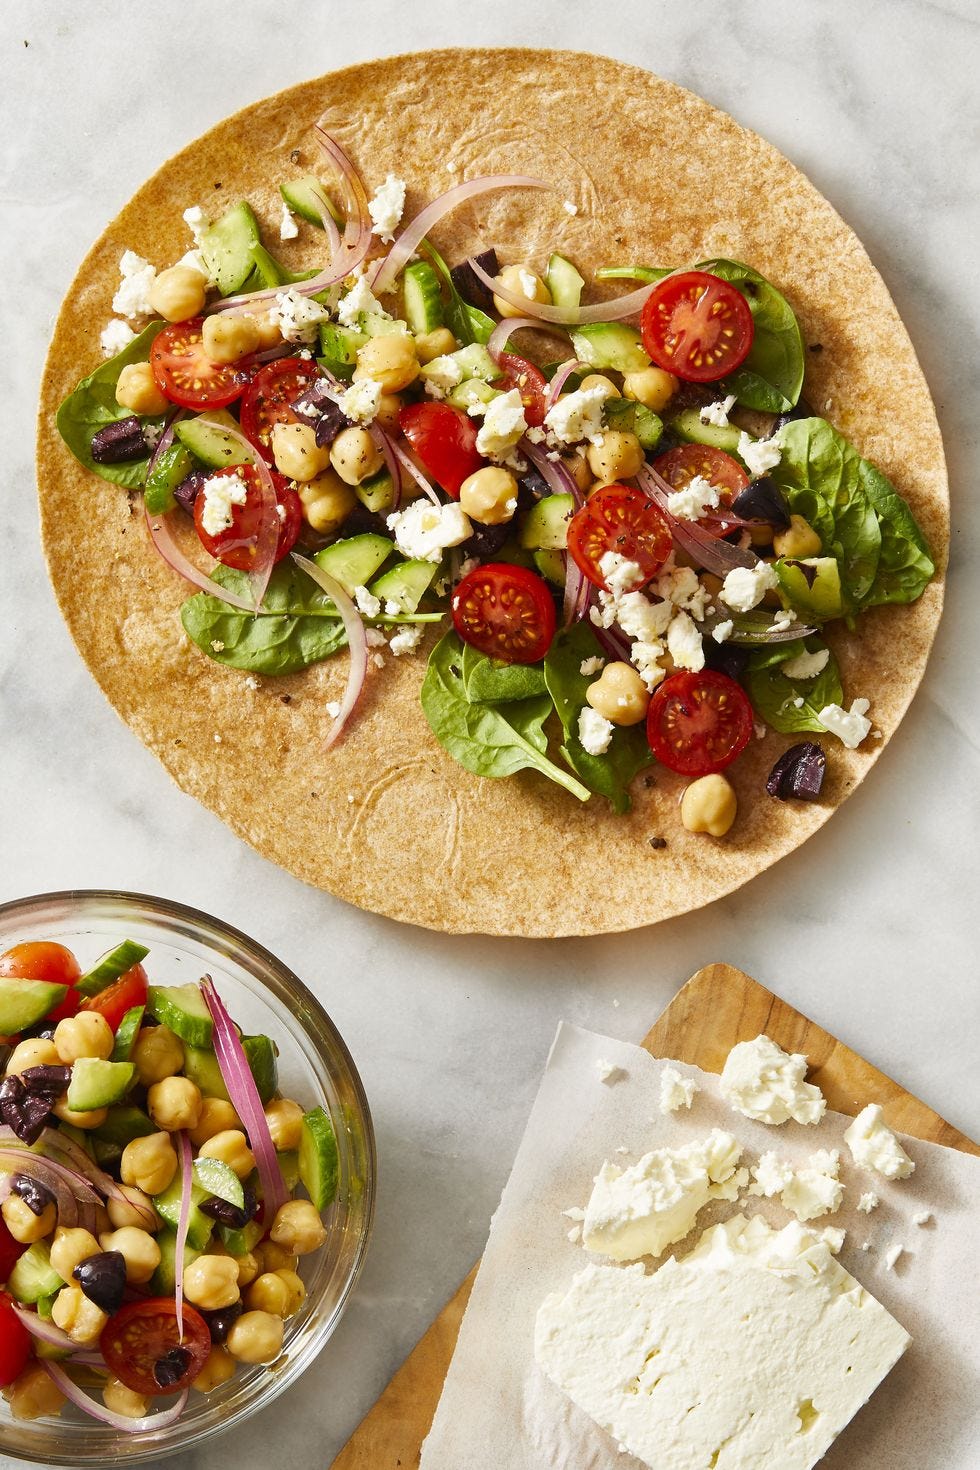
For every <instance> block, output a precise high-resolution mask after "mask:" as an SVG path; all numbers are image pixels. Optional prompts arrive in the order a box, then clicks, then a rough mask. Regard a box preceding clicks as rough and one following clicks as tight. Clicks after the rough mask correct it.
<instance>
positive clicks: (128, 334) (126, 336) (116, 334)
mask: <svg viewBox="0 0 980 1470" xmlns="http://www.w3.org/2000/svg"><path fill="white" fill-rule="evenodd" d="M135 336H136V333H135V332H134V331H133V329H132V327H131V326H129V324H128V323H127V322H124V321H121V320H120V318H119V317H117V316H114V317H113V318H112V321H111V322H108V323H107V324H106V326H105V327H104V328H103V330H102V334H101V336H100V337H99V342H100V344H101V347H102V351H103V352H104V353H105V355H106V357H115V355H116V353H117V352H122V350H123V348H124V347H128V346H129V344H130V342H132V341H133V339H134V338H135Z"/></svg>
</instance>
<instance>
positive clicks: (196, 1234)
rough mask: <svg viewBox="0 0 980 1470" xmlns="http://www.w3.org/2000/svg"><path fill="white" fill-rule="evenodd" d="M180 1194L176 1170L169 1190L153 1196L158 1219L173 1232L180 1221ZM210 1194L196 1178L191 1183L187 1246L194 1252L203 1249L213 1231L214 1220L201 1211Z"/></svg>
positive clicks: (179, 1180) (178, 1174)
mask: <svg viewBox="0 0 980 1470" xmlns="http://www.w3.org/2000/svg"><path fill="white" fill-rule="evenodd" d="M180 1192H181V1179H180V1169H178V1170H177V1172H176V1174H175V1175H174V1177H173V1183H172V1184H171V1185H170V1188H169V1189H165V1190H164V1191H163V1193H162V1194H158V1195H155V1196H154V1199H153V1203H154V1205H155V1207H156V1212H157V1214H158V1215H159V1216H160V1219H161V1220H165V1221H166V1222H167V1224H168V1225H172V1226H173V1228H174V1230H176V1229H177V1222H178V1220H179V1219H180ZM211 1194H212V1191H211V1190H210V1189H204V1188H203V1187H202V1186H201V1185H200V1184H198V1182H197V1179H196V1178H195V1179H194V1180H193V1181H192V1183H191V1207H190V1212H189V1214H188V1217H187V1244H188V1245H189V1246H190V1247H191V1249H192V1250H195V1251H203V1250H204V1249H205V1247H206V1246H207V1243H208V1241H209V1240H210V1239H211V1232H212V1230H213V1229H214V1220H213V1219H212V1218H211V1216H210V1215H205V1213H204V1211H203V1210H202V1209H201V1203H202V1201H204V1200H206V1199H210V1197H211Z"/></svg>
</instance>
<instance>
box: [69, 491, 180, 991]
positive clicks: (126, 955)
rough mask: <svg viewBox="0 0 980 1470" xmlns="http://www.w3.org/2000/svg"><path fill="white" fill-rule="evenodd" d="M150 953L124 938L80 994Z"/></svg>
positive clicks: (109, 981) (101, 986)
mask: <svg viewBox="0 0 980 1470" xmlns="http://www.w3.org/2000/svg"><path fill="white" fill-rule="evenodd" d="M188 473H190V472H189V471H188ZM149 953H150V951H149V950H148V949H147V947H146V945H145V944H137V943H136V941H135V940H134V939H124V940H123V942H122V944H117V945H116V947H115V949H110V950H109V952H108V954H104V955H103V956H102V958H101V959H100V960H97V961H96V963H95V964H94V965H93V966H92V968H91V970H88V971H87V972H86V973H85V974H84V975H83V976H82V978H81V979H80V980H78V981H76V982H75V989H76V990H77V991H78V993H79V995H98V993H99V991H100V990H105V989H106V988H107V987H108V986H109V985H114V984H115V982H116V981H117V980H119V979H120V978H121V977H122V976H123V975H125V973H126V971H127V970H131V969H132V968H133V966H134V965H138V964H139V963H140V961H141V960H145V959H146V957H147V955H148V954H149Z"/></svg>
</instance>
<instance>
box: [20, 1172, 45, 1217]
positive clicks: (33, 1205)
mask: <svg viewBox="0 0 980 1470" xmlns="http://www.w3.org/2000/svg"><path fill="white" fill-rule="evenodd" d="M10 1187H11V1189H12V1190H13V1192H14V1194H19V1195H20V1197H21V1199H22V1200H23V1201H24V1203H25V1205H26V1206H27V1208H28V1209H29V1210H30V1212H31V1214H32V1215H43V1214H44V1212H45V1210H46V1209H47V1207H48V1205H53V1204H54V1195H53V1194H52V1193H51V1191H50V1189H48V1187H47V1185H46V1184H42V1183H41V1181H40V1180H39V1179H32V1178H31V1176H30V1174H15V1175H14V1176H13V1178H12V1179H11V1181H10Z"/></svg>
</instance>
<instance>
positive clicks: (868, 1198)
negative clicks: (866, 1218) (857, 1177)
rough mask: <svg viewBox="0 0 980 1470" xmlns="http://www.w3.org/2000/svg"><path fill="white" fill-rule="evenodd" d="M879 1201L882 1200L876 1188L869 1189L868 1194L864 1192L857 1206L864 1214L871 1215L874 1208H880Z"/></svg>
mask: <svg viewBox="0 0 980 1470" xmlns="http://www.w3.org/2000/svg"><path fill="white" fill-rule="evenodd" d="M879 1203H880V1201H879V1199H878V1196H877V1195H876V1194H875V1192H874V1190H873V1189H869V1190H868V1192H867V1193H866V1194H862V1196H861V1198H860V1199H859V1200H858V1205H857V1207H858V1209H859V1210H860V1211H861V1213H862V1214H863V1215H870V1214H871V1211H872V1210H876V1209H877V1208H878V1205H879Z"/></svg>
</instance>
